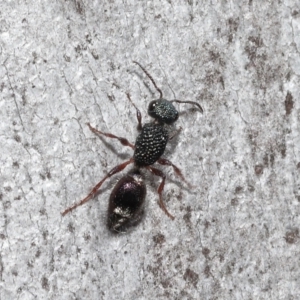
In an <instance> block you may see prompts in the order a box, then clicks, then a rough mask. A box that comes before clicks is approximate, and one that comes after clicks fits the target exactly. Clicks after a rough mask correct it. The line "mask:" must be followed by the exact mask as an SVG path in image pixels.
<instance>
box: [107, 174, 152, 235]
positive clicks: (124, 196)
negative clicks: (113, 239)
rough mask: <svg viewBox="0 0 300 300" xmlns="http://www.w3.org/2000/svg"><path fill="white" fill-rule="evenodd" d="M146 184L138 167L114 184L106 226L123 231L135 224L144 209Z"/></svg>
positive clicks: (114, 230) (116, 230) (112, 229)
mask: <svg viewBox="0 0 300 300" xmlns="http://www.w3.org/2000/svg"><path fill="white" fill-rule="evenodd" d="M145 197H146V186H145V183H144V179H143V177H142V175H141V173H140V171H139V170H138V169H133V170H132V171H130V172H128V174H126V175H125V176H124V177H122V178H121V179H120V180H119V181H118V183H117V184H116V185H115V187H114V189H113V190H112V192H111V195H110V198H109V206H108V218H107V226H108V228H109V229H110V230H111V231H113V232H125V231H126V230H127V228H129V227H132V226H134V225H135V224H137V223H138V222H139V221H140V219H141V216H142V214H143V210H144V203H145Z"/></svg>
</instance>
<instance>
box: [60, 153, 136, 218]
mask: <svg viewBox="0 0 300 300" xmlns="http://www.w3.org/2000/svg"><path fill="white" fill-rule="evenodd" d="M131 163H133V158H131V159H129V160H128V161H125V162H124V163H122V164H120V165H118V166H116V167H114V168H113V169H111V170H110V171H109V173H108V174H107V175H106V176H105V177H104V178H103V179H102V180H101V181H100V182H98V183H97V184H96V185H95V186H94V188H93V189H92V191H91V192H90V193H89V194H88V195H87V196H86V197H85V198H84V199H82V200H81V201H80V202H78V203H75V204H73V205H72V206H70V207H69V208H67V209H66V210H65V211H63V212H62V213H61V214H62V215H63V216H65V215H66V214H67V213H69V212H70V211H72V210H73V209H75V208H77V207H78V206H80V205H82V204H84V203H86V202H88V201H89V200H90V199H92V198H93V197H94V195H95V194H96V192H97V191H98V190H99V189H100V187H101V185H102V184H103V182H104V181H105V180H106V179H107V178H109V177H111V176H113V175H114V174H116V173H119V172H121V171H122V170H123V169H124V168H126V167H127V166H128V165H129V164H131Z"/></svg>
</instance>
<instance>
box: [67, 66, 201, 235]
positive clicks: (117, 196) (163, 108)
mask: <svg viewBox="0 0 300 300" xmlns="http://www.w3.org/2000/svg"><path fill="white" fill-rule="evenodd" d="M134 63H135V64H137V65H138V66H139V67H140V68H141V69H142V70H143V71H144V73H145V74H146V75H147V76H148V78H149V79H150V81H151V82H152V84H153V85H154V87H155V88H156V90H157V91H158V92H159V99H157V100H154V101H151V102H150V104H149V106H148V115H149V116H150V117H152V118H153V119H154V120H153V121H152V122H151V123H146V124H144V125H142V116H141V112H140V110H139V109H138V108H137V107H136V105H135V104H134V103H133V101H132V100H131V97H130V95H129V93H127V94H126V95H127V98H128V100H129V101H130V102H131V103H132V105H133V106H134V107H135V109H136V117H137V121H138V130H139V131H140V134H139V135H138V137H137V138H136V141H135V144H134V145H133V144H131V143H130V142H129V141H128V140H127V139H126V138H122V137H118V136H115V135H113V134H111V133H106V132H102V131H100V130H98V129H96V128H93V127H92V126H91V125H90V124H89V123H88V124H87V125H88V126H89V128H90V130H91V131H92V132H94V133H95V134H99V135H103V136H106V137H108V138H112V139H117V140H118V141H119V142H120V143H121V144H122V145H123V146H127V147H130V148H132V149H133V150H134V154H133V156H132V157H131V158H130V159H129V160H127V161H125V162H123V163H121V164H119V165H117V166H115V167H114V168H112V169H111V170H110V171H109V172H108V174H107V175H106V176H104V178H103V179H102V180H101V181H100V182H99V183H97V184H96V185H95V187H94V188H93V189H92V190H91V192H90V193H89V194H88V195H87V196H86V197H85V198H84V199H82V200H81V201H80V202H78V203H75V204H73V205H72V206H70V207H69V208H67V209H66V210H65V211H64V212H62V215H63V216H65V215H66V214H67V213H69V212H70V211H72V210H74V209H75V208H77V207H78V206H80V205H82V204H84V203H86V202H87V201H89V200H90V199H92V198H93V197H94V196H95V194H96V193H97V191H98V190H99V189H100V187H101V186H102V184H103V183H104V182H105V181H106V180H107V179H108V178H110V177H111V176H113V175H115V174H116V173H119V172H121V171H122V170H123V169H125V168H126V167H127V166H128V165H129V164H134V167H133V169H132V170H130V171H129V172H128V173H127V174H126V175H125V176H123V177H122V178H121V179H120V180H119V181H118V183H117V184H116V186H115V187H114V189H113V190H112V192H111V195H110V199H109V206H108V219H107V225H108V228H109V229H110V230H111V231H112V232H115V233H118V232H125V231H126V230H127V229H128V228H129V227H131V226H133V225H135V224H137V223H138V222H139V220H140V219H141V216H142V214H143V210H144V202H145V197H146V185H145V182H144V178H143V176H142V174H141V172H140V169H141V168H146V169H147V170H148V171H150V172H151V173H152V174H154V175H156V176H158V177H160V178H161V179H162V180H161V182H160V184H159V187H158V190H157V192H158V195H159V206H160V207H161V209H162V210H163V211H164V212H165V213H166V215H167V216H168V217H170V218H171V219H172V220H173V219H174V216H173V215H171V214H170V213H169V212H168V210H167V208H166V206H165V204H164V202H163V198H162V192H163V189H164V185H165V179H166V176H165V174H164V173H163V172H162V171H161V170H159V169H157V168H156V167H153V164H154V163H156V162H157V163H159V164H161V165H166V166H171V167H172V168H173V170H174V172H175V174H176V175H178V176H179V177H180V178H181V179H182V180H183V181H184V182H186V183H187V184H188V185H189V186H190V184H189V183H188V182H187V181H186V180H185V178H184V176H183V175H182V173H181V171H180V169H179V168H178V167H176V166H175V165H174V164H173V163H172V162H171V161H169V160H168V159H166V158H162V157H161V156H162V155H163V153H164V151H165V148H166V145H167V142H168V140H170V139H172V138H173V136H174V135H173V136H170V134H169V131H168V128H167V127H168V125H171V124H173V123H174V122H176V121H177V119H178V117H179V113H178V111H177V110H176V108H175V107H174V105H173V104H172V103H173V102H177V103H188V104H192V105H195V106H197V107H198V108H199V110H200V112H201V113H203V109H202V107H201V106H200V104H198V103H197V102H192V101H181V100H177V99H175V100H171V101H169V100H166V99H164V98H163V93H162V91H161V90H160V89H159V88H158V87H157V85H156V83H155V81H154V79H153V78H152V76H151V75H150V74H149V73H148V72H147V71H146V70H145V69H144V68H143V67H142V66H141V65H140V64H139V63H138V62H136V61H134Z"/></svg>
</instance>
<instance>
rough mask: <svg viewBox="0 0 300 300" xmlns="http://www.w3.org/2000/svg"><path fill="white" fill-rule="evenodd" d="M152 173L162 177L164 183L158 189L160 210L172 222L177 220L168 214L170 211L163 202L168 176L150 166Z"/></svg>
mask: <svg viewBox="0 0 300 300" xmlns="http://www.w3.org/2000/svg"><path fill="white" fill-rule="evenodd" d="M146 168H147V169H148V170H149V171H150V172H151V173H153V174H154V175H156V176H159V177H161V178H162V182H161V183H160V185H159V187H158V189H157V192H158V195H159V202H158V203H159V206H160V208H161V209H162V210H163V211H164V213H165V214H166V215H167V216H168V217H169V218H171V219H172V220H174V219H175V218H174V216H172V215H171V214H170V213H169V212H168V210H167V208H166V206H165V204H164V201H163V199H162V192H163V190H164V186H165V180H166V175H165V174H164V173H163V172H162V171H161V170H158V169H156V168H153V167H150V166H148V167H146Z"/></svg>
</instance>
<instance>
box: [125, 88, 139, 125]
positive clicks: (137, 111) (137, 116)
mask: <svg viewBox="0 0 300 300" xmlns="http://www.w3.org/2000/svg"><path fill="white" fill-rule="evenodd" d="M126 95H127V98H128V100H129V101H130V102H131V104H132V105H133V106H134V108H135V109H136V118H137V120H138V123H139V125H138V127H137V128H138V130H142V114H141V111H140V110H139V109H138V108H137V107H136V105H135V104H134V103H133V101H132V100H131V97H130V94H129V93H126Z"/></svg>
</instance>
